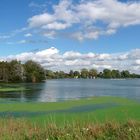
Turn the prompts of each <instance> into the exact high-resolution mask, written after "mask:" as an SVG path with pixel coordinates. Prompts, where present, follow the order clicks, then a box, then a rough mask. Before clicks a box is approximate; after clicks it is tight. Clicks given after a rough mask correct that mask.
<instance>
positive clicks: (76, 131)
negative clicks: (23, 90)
mask: <svg viewBox="0 0 140 140" xmlns="http://www.w3.org/2000/svg"><path fill="white" fill-rule="evenodd" d="M0 124H1V125H0V140H139V139H140V122H138V121H132V120H131V121H128V122H125V123H118V122H111V121H110V122H106V123H103V124H94V123H84V124H81V123H79V122H77V123H70V124H65V125H64V126H57V125H56V124H55V123H52V124H51V123H50V124H44V125H43V126H42V125H41V126H40V125H37V124H33V123H30V122H28V121H25V120H21V119H20V120H18V119H9V120H7V119H6V120H0Z"/></svg>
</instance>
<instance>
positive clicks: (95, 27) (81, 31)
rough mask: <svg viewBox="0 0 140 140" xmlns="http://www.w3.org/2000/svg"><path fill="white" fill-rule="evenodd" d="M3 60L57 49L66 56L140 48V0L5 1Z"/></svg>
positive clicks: (1, 11) (0, 39)
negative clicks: (68, 54)
mask: <svg viewBox="0 0 140 140" xmlns="http://www.w3.org/2000/svg"><path fill="white" fill-rule="evenodd" d="M0 18H1V22H0V57H1V58H4V57H5V58H6V57H9V56H10V55H15V56H16V55H19V54H22V53H25V52H26V53H30V52H33V53H36V52H38V51H42V50H46V49H50V48H51V47H54V48H55V49H57V50H58V51H59V54H61V55H63V54H65V53H67V52H71V51H72V52H78V53H81V54H87V53H95V54H104V53H106V54H111V55H113V54H118V53H119V54H120V53H121V54H122V53H124V54H126V53H128V52H131V51H133V50H136V49H139V48H140V45H139V44H140V1H139V0H133V1H132V0H120V1H118V0H1V1H0Z"/></svg>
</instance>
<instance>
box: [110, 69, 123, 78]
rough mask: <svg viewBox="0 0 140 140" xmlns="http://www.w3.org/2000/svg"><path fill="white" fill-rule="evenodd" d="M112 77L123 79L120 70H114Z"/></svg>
mask: <svg viewBox="0 0 140 140" xmlns="http://www.w3.org/2000/svg"><path fill="white" fill-rule="evenodd" d="M111 75H112V78H120V77H121V74H120V72H119V70H112V71H111Z"/></svg>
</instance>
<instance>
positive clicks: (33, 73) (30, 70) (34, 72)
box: [24, 60, 45, 82]
mask: <svg viewBox="0 0 140 140" xmlns="http://www.w3.org/2000/svg"><path fill="white" fill-rule="evenodd" d="M24 69H25V76H26V81H28V82H41V81H42V80H45V71H44V69H43V68H42V67H41V65H39V64H38V63H36V62H34V61H31V60H29V61H27V62H26V63H25V64H24Z"/></svg>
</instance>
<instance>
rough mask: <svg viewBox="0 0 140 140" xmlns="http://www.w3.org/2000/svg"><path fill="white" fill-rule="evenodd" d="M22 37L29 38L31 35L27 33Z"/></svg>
mask: <svg viewBox="0 0 140 140" xmlns="http://www.w3.org/2000/svg"><path fill="white" fill-rule="evenodd" d="M24 36H25V37H31V36H32V34H31V33H27V34H25V35H24Z"/></svg>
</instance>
